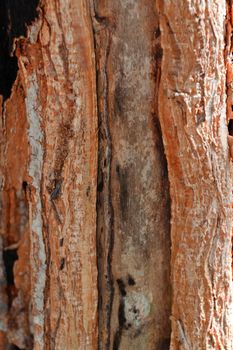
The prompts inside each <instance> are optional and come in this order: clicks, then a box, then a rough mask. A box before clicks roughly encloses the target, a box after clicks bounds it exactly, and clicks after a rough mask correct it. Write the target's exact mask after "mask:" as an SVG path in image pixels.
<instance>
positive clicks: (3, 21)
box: [0, 0, 39, 101]
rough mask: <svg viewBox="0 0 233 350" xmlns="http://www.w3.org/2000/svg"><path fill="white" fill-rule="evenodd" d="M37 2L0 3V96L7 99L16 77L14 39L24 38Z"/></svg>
mask: <svg viewBox="0 0 233 350" xmlns="http://www.w3.org/2000/svg"><path fill="white" fill-rule="evenodd" d="M38 3H39V0H30V1H29V0H1V1H0V38H1V40H0V94H1V95H2V96H3V101H5V100H6V99H8V98H9V97H10V94H11V88H12V86H13V84H14V81H15V79H16V76H17V71H18V62H17V58H16V57H15V56H14V55H13V52H12V51H13V42H14V38H17V37H20V36H26V33H27V26H28V25H30V24H31V23H32V22H33V20H34V19H35V18H36V17H37V6H38Z"/></svg>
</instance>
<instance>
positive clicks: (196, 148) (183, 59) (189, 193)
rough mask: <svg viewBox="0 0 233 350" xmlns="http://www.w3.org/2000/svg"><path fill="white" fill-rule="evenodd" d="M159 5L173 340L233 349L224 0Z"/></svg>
mask: <svg viewBox="0 0 233 350" xmlns="http://www.w3.org/2000/svg"><path fill="white" fill-rule="evenodd" d="M158 8H159V11H160V13H161V17H160V18H161V21H160V23H161V24H160V25H161V31H162V48H163V53H164V54H163V60H162V68H161V71H162V76H161V85H160V97H159V116H160V120H161V125H162V131H163V139H164V142H165V151H166V155H167V160H168V169H169V180H170V190H171V198H172V226H171V235H172V259H171V267H172V286H173V287H172V288H173V305H172V342H171V348H172V349H190V348H195V349H232V346H233V345H232V323H231V322H232V315H231V309H230V305H231V303H232V284H231V277H232V272H231V269H230V260H231V232H232V210H231V201H232V196H231V172H230V161H229V155H228V147H227V128H226V123H227V121H226V109H225V97H226V96H225V64H224V55H223V54H224V45H225V43H224V30H225V28H224V20H225V14H226V8H225V1H211V4H210V3H206V2H205V1H200V2H199V3H197V2H194V1H191V0H189V1H187V2H185V3H184V4H183V6H182V7H180V2H179V1H173V2H171V1H166V2H163V1H158ZM217 13H218V16H216V14H217ZM194 169H195V171H194ZM210 193H211V195H210ZM219 266H221V268H219Z"/></svg>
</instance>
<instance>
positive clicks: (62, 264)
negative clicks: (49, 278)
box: [60, 258, 65, 270]
mask: <svg viewBox="0 0 233 350" xmlns="http://www.w3.org/2000/svg"><path fill="white" fill-rule="evenodd" d="M64 267H65V259H64V258H62V259H61V263H60V270H63V269H64Z"/></svg>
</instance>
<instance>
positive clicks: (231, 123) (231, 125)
mask: <svg viewBox="0 0 233 350" xmlns="http://www.w3.org/2000/svg"><path fill="white" fill-rule="evenodd" d="M228 132H229V135H231V136H233V119H230V120H229V122H228Z"/></svg>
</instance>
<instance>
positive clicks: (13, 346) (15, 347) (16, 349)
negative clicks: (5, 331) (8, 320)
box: [7, 344, 20, 350]
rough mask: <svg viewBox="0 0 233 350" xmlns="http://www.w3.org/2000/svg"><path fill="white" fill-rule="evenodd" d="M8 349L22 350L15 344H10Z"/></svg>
mask: <svg viewBox="0 0 233 350" xmlns="http://www.w3.org/2000/svg"><path fill="white" fill-rule="evenodd" d="M7 349H9V350H20V348H18V346H16V345H15V344H9V346H8V348H7Z"/></svg>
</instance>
